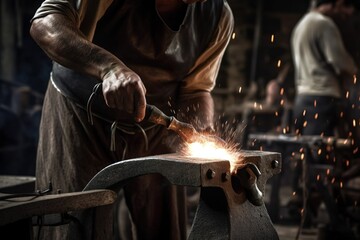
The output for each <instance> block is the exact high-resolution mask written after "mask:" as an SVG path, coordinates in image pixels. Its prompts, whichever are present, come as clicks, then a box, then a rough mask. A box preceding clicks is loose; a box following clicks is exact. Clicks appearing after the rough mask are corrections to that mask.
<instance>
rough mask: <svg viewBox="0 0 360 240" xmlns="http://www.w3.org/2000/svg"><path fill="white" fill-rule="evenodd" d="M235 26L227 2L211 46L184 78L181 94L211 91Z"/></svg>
mask: <svg viewBox="0 0 360 240" xmlns="http://www.w3.org/2000/svg"><path fill="white" fill-rule="evenodd" d="M233 28H234V19H233V15H232V12H231V10H230V8H229V6H228V5H227V4H225V5H224V10H223V13H222V16H221V18H220V21H219V25H218V28H217V29H216V31H215V34H214V37H213V39H212V40H211V42H210V44H209V47H208V48H207V49H206V51H204V52H203V53H202V54H201V55H200V57H199V58H198V59H197V61H196V62H195V64H194V67H193V68H192V69H191V70H190V73H189V74H188V75H187V76H186V78H185V79H184V82H183V85H182V88H181V95H182V96H185V97H186V96H187V95H189V94H197V93H199V92H204V91H205V92H210V91H211V90H212V89H213V88H214V87H215V83H216V78H217V75H218V72H219V68H220V64H221V60H222V57H223V55H224V52H225V49H226V47H227V45H228V43H229V40H230V37H231V34H232V32H233Z"/></svg>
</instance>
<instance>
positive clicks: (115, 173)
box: [84, 151, 281, 240]
mask: <svg viewBox="0 0 360 240" xmlns="http://www.w3.org/2000/svg"><path fill="white" fill-rule="evenodd" d="M280 171H281V155H280V153H274V152H264V151H243V152H242V159H241V161H240V162H239V163H238V164H237V165H236V166H235V171H234V173H232V172H230V163H229V161H226V160H216V159H214V160H209V159H199V158H191V157H186V156H181V155H179V154H165V155H157V156H150V157H144V158H137V159H129V160H124V161H121V162H117V163H114V164H112V165H109V166H108V167H106V168H104V169H103V170H101V171H100V172H98V173H97V174H96V175H95V176H94V177H93V179H92V180H91V181H90V182H89V183H88V184H87V186H86V187H85V188H84V191H88V190H95V189H118V188H119V187H122V186H123V185H125V184H126V182H127V181H129V180H130V179H132V178H135V177H137V176H142V175H146V174H161V175H162V176H164V177H165V178H166V179H167V180H168V181H169V182H170V183H171V184H173V185H181V186H192V187H199V188H200V191H201V193H200V200H199V204H198V207H197V211H196V214H195V217H194V220H193V224H192V227H191V230H190V233H189V235H188V239H207V240H211V239H216V240H219V239H279V237H278V235H277V232H276V230H275V228H274V226H273V224H272V222H271V219H270V217H269V215H268V212H267V210H266V207H265V204H264V201H263V196H264V194H265V184H266V181H267V180H268V179H269V178H270V177H272V176H273V175H275V174H278V173H280ZM109 211H111V209H109ZM103 214H104V213H103ZM109 214H110V212H109ZM108 223H109V222H107V224H106V225H105V224H102V226H99V225H97V228H100V229H97V230H96V231H97V232H98V233H101V234H102V235H101V236H97V237H99V238H100V239H110V238H111V237H109V236H111V230H109V229H107V228H108V226H109V225H108ZM101 228H103V229H101Z"/></svg>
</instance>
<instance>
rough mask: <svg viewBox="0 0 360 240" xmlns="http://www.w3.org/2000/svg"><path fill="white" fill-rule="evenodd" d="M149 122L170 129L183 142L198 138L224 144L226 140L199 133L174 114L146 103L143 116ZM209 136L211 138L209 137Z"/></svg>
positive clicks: (190, 141)
mask: <svg viewBox="0 0 360 240" xmlns="http://www.w3.org/2000/svg"><path fill="white" fill-rule="evenodd" d="M144 120H147V121H149V122H152V123H155V124H159V125H163V126H165V127H166V128H167V129H170V130H172V131H174V132H176V133H177V134H178V135H179V136H180V137H181V138H182V139H183V140H184V141H185V142H188V143H193V142H195V141H199V140H204V141H205V140H206V141H209V140H211V141H215V142H216V143H217V144H220V145H221V146H225V144H226V142H225V141H224V140H222V139H221V138H219V137H217V136H209V137H208V136H204V135H202V134H200V133H199V132H198V131H196V129H195V128H194V126H193V125H191V124H188V123H184V122H181V121H179V120H177V119H176V118H175V117H174V116H167V115H166V114H165V113H163V112H162V111H161V110H160V109H158V108H157V107H155V106H154V105H150V104H147V105H146V112H145V118H144ZM210 138H211V139H210Z"/></svg>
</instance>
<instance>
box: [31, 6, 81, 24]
mask: <svg viewBox="0 0 360 240" xmlns="http://www.w3.org/2000/svg"><path fill="white" fill-rule="evenodd" d="M49 14H62V15H65V16H67V17H68V18H69V19H70V20H71V21H72V22H73V23H74V24H76V25H77V26H78V25H79V14H78V12H77V11H76V3H75V2H74V1H70V0H45V1H44V2H43V3H42V4H41V6H40V7H39V8H38V9H37V11H36V12H35V15H34V17H33V18H32V19H31V21H34V20H35V19H37V18H42V17H45V16H47V15H49Z"/></svg>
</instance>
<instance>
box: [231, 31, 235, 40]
mask: <svg viewBox="0 0 360 240" xmlns="http://www.w3.org/2000/svg"><path fill="white" fill-rule="evenodd" d="M235 37H236V34H235V32H233V33H232V36H231V38H232V39H233V40H234V39H235Z"/></svg>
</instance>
